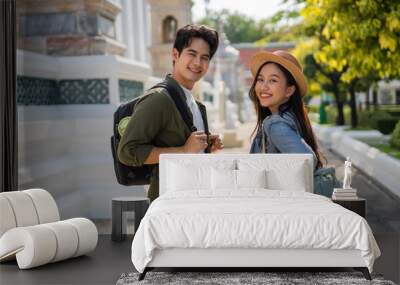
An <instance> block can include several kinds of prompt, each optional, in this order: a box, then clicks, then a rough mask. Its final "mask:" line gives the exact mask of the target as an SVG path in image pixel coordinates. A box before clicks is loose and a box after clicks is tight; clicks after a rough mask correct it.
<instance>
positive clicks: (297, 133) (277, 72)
mask: <svg viewBox="0 0 400 285" xmlns="http://www.w3.org/2000/svg"><path fill="white" fill-rule="evenodd" d="M250 69H251V72H252V74H253V76H254V80H253V83H252V86H251V88H250V91H249V96H250V99H251V100H252V102H253V103H254V106H255V109H256V113H257V125H256V127H255V129H254V132H253V135H254V133H255V134H256V135H255V137H254V139H253V142H252V145H251V150H250V152H251V153H310V154H312V155H313V157H314V171H315V175H314V178H315V179H314V180H315V186H316V187H315V190H314V192H316V193H319V194H323V195H325V196H329V197H330V196H331V194H332V191H333V187H334V186H335V185H334V183H335V178H334V169H330V168H328V169H325V168H322V165H323V163H322V154H321V152H320V151H319V148H318V144H317V140H316V138H315V136H314V133H313V130H312V127H311V123H310V120H309V119H308V116H307V110H306V108H305V105H304V102H303V98H304V96H305V95H306V93H307V81H306V78H305V76H304V74H303V72H302V68H301V65H300V64H299V62H298V61H297V59H296V58H295V57H294V56H293V55H291V54H290V53H289V52H286V51H282V50H278V51H275V52H272V53H271V52H266V51H262V52H259V53H257V54H255V55H254V56H253V57H252V59H251V61H250ZM332 170H333V173H332ZM321 175H322V177H321ZM326 175H331V176H332V177H330V178H328V180H330V181H331V185H327V183H320V182H321V178H326ZM324 176H325V177H324ZM327 186H328V187H327Z"/></svg>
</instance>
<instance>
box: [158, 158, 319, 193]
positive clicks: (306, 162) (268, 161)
mask: <svg viewBox="0 0 400 285" xmlns="http://www.w3.org/2000/svg"><path fill="white" fill-rule="evenodd" d="M227 162H228V163H229V162H232V165H233V167H234V168H233V169H241V168H242V167H247V168H249V167H250V168H251V167H254V169H256V168H258V167H260V166H261V167H265V168H267V169H279V172H282V173H284V174H285V175H284V177H285V178H284V179H291V177H290V176H289V175H288V173H290V171H289V170H290V169H293V167H294V166H296V167H298V166H299V165H301V169H303V170H304V177H305V191H307V192H311V193H313V192H314V186H313V157H312V155H311V154H161V155H160V166H159V167H160V168H159V177H160V187H159V190H160V195H162V194H164V193H165V192H166V191H167V187H166V185H168V184H167V183H168V182H169V181H168V179H171V177H170V175H168V169H171V165H173V164H181V165H182V164H184V165H187V166H188V167H190V165H193V166H194V167H195V166H202V167H204V166H207V165H209V166H210V168H211V167H212V166H213V165H217V164H220V163H227ZM298 168H299V167H298ZM286 169H287V170H288V171H287V172H286V173H285V170H286ZM210 170H211V169H210Z"/></svg>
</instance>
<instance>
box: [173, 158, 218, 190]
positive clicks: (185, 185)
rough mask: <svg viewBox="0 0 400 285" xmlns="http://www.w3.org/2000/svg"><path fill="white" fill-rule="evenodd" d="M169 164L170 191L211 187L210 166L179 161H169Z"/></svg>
mask: <svg viewBox="0 0 400 285" xmlns="http://www.w3.org/2000/svg"><path fill="white" fill-rule="evenodd" d="M168 166H169V169H168V174H169V175H168V176H169V177H168V179H167V190H168V191H185V190H197V189H211V175H210V172H211V169H210V167H206V166H194V165H191V166H187V165H185V164H177V163H169V165H168Z"/></svg>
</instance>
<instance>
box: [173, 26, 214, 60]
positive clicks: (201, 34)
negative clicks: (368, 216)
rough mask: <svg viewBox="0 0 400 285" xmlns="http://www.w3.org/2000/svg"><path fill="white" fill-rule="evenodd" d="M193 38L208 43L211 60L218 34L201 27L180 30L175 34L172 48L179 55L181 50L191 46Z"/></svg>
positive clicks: (185, 27) (186, 27) (208, 28)
mask: <svg viewBox="0 0 400 285" xmlns="http://www.w3.org/2000/svg"><path fill="white" fill-rule="evenodd" d="M193 38H200V39H203V40H204V41H205V42H206V43H208V45H209V47H210V59H211V58H212V57H213V56H214V54H215V52H216V51H217V48H218V32H217V31H216V30H214V29H212V28H210V27H207V26H203V25H193V24H190V25H186V26H184V27H182V28H180V29H179V30H178V32H177V33H176V38H175V42H174V48H176V49H177V50H178V52H179V54H181V52H182V50H183V49H184V48H185V47H188V46H189V45H190V44H191V42H192V39H193Z"/></svg>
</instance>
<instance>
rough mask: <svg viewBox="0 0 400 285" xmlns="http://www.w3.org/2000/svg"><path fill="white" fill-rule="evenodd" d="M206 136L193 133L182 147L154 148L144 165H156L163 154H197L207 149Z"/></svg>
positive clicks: (202, 133) (200, 133)
mask: <svg viewBox="0 0 400 285" xmlns="http://www.w3.org/2000/svg"><path fill="white" fill-rule="evenodd" d="M207 145H208V144H207V135H206V134H205V133H204V132H193V133H192V134H191V135H190V137H189V138H188V139H187V141H186V143H185V144H184V145H183V146H179V147H154V148H153V149H152V150H151V152H150V154H149V156H148V157H147V159H146V160H145V161H144V164H156V163H158V162H159V159H160V154H163V153H199V152H200V151H203V150H204V149H205V148H206V147H207Z"/></svg>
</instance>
